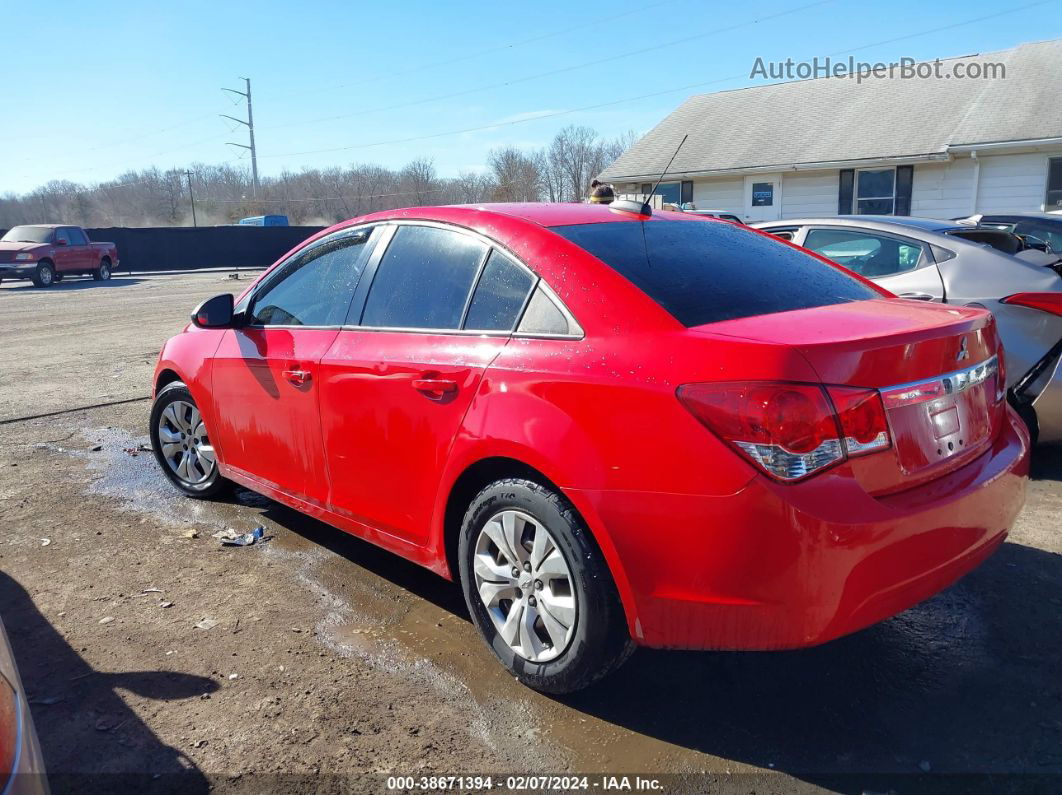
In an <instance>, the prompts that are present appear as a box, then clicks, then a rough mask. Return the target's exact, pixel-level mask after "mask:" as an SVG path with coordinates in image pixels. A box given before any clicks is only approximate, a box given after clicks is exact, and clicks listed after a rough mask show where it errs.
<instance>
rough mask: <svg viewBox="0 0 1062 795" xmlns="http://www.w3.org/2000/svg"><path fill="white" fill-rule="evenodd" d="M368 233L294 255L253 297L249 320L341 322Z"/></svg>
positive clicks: (265, 322) (258, 323)
mask: <svg viewBox="0 0 1062 795" xmlns="http://www.w3.org/2000/svg"><path fill="white" fill-rule="evenodd" d="M371 237H372V236H371V234H370V232H369V230H359V231H358V232H356V233H354V234H346V235H342V236H339V237H336V238H334V239H332V240H328V241H325V242H324V243H322V244H319V245H314V246H312V247H311V248H309V249H308V250H306V251H305V252H303V253H301V254H297V255H295V257H294V259H292V260H291V261H290V262H289V263H287V264H286V265H282V266H281V267H280V269H279V270H278V272H277V274H276V276H275V277H273V278H271V279H270V280H269V282H268V283H267V284H266V285H265V287H264V288H263V289H262V290H261V291H260V292H258V293H256V295H255V296H254V299H253V303H252V309H251V311H252V316H251V319H250V325H256V326H339V325H342V323H343V319H344V318H345V317H346V314H347V309H348V308H349V307H350V302H351V299H352V298H353V297H354V290H355V288H356V287H357V286H358V279H359V278H360V277H361V274H362V271H363V270H364V269H365V261H366V259H367V256H366V255H367V249H368V245H367V243H368V241H369V240H370V239H371Z"/></svg>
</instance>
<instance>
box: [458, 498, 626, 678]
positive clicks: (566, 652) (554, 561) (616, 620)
mask: <svg viewBox="0 0 1062 795" xmlns="http://www.w3.org/2000/svg"><path fill="white" fill-rule="evenodd" d="M458 555H459V566H460V576H461V585H462V589H463V591H464V594H465V602H466V604H467V605H468V611H469V613H471V615H472V620H473V622H474V623H475V625H476V628H477V629H478V630H479V632H480V634H481V635H482V636H483V639H484V640H485V641H486V642H487V645H488V646H490V648H491V650H492V651H493V652H494V654H495V656H496V657H497V658H498V659H499V660H500V661H501V663H502V665H504V666H505V667H506V668H508V669H509V671H510V672H511V673H512V674H513V675H514V676H515V677H516V678H517V679H519V680H520V681H521V682H522V683H524V684H525V685H527V686H528V687H532V688H534V689H535V690H541V691H543V692H546V693H570V692H573V691H575V690H580V689H582V688H584V687H587V686H589V685H591V684H593V683H594V682H596V681H597V680H598V679H600V678H602V677H603V676H605V675H606V674H608V673H610V672H611V671H613V670H615V669H616V668H618V667H619V666H620V664H622V663H623V661H624V660H625V659H626V658H627V657H628V656H629V655H630V653H631V651H633V648H634V646H633V644H632V643H631V640H630V636H629V634H628V632H627V624H626V619H625V617H624V614H623V608H622V605H621V604H620V601H619V595H618V594H617V593H616V586H615V584H614V583H613V581H612V577H611V574H610V572H609V570H608V566H607V564H606V563H605V560H604V558H603V556H602V554H601V551H600V550H599V549H598V548H597V545H596V544H595V543H594V541H593V539H592V538H591V537H590V533H589V531H588V530H587V529H586V527H585V525H584V524H583V522H582V520H581V519H580V518H579V516H578V514H577V513H576V512H575V509H574V508H573V507H572V506H571V504H570V503H569V502H568V501H567V500H566V499H565V498H564V497H563V496H562V495H560V494H558V493H557V492H555V491H553V490H552V489H549V488H546V487H545V486H542V485H541V484H539V483H535V482H534V481H530V480H525V479H522V478H512V479H507V480H499V481H495V482H494V483H492V484H490V485H489V486H487V488H485V489H483V491H481V492H480V493H479V494H478V495H476V497H475V499H473V500H472V504H471V505H470V506H469V508H468V511H467V512H466V513H465V517H464V522H463V524H462V528H461V537H460V542H459V549H458Z"/></svg>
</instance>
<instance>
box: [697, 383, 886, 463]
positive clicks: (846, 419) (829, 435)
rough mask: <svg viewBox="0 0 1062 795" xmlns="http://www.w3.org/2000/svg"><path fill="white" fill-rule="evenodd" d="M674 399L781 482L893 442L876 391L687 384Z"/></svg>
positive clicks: (882, 447)
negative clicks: (677, 399)
mask: <svg viewBox="0 0 1062 795" xmlns="http://www.w3.org/2000/svg"><path fill="white" fill-rule="evenodd" d="M678 397H679V400H680V401H682V403H683V405H685V406H686V408H687V409H689V411H690V412H691V413H692V414H693V416H694V417H696V418H697V419H698V420H699V421H700V422H701V424H703V425H704V426H705V427H706V428H708V429H709V430H710V431H712V432H713V433H715V434H716V435H717V436H719V437H721V438H722V439H723V440H724V441H726V442H727V443H728V444H730V445H732V446H733V447H735V448H736V449H737V450H738V451H739V452H740V453H742V454H743V455H744V456H745V457H746V458H748V459H749V460H751V461H752V462H753V463H754V464H756V465H757V466H758V467H759V468H760V469H762V470H763V471H764V472H766V473H767V474H768V475H771V476H772V477H775V478H777V479H779V480H785V481H792V480H799V479H801V478H804V477H807V476H808V475H811V474H814V473H815V472H819V471H821V470H823V469H825V468H827V467H829V466H832V465H834V464H837V463H839V462H841V461H843V460H845V458H848V457H851V456H856V455H865V454H867V453H871V452H876V451H878V450H883V449H885V448H887V447H888V446H889V444H890V442H889V429H888V423H887V422H886V419H885V408H884V406H883V405H882V402H881V397H880V396H879V395H878V393H877V392H876V391H875V390H873V389H852V388H848V387H830V388H829V391H827V390H826V389H825V388H823V387H821V386H819V385H817V384H792V383H775V382H754V383H723V384H686V385H685V386H681V387H679V389H678Z"/></svg>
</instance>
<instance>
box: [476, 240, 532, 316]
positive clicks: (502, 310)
mask: <svg viewBox="0 0 1062 795" xmlns="http://www.w3.org/2000/svg"><path fill="white" fill-rule="evenodd" d="M533 284H534V277H532V275H531V274H530V273H529V272H528V271H527V270H526V269H524V268H523V267H522V266H520V265H518V264H517V263H516V261H515V260H513V259H512V258H511V257H509V256H507V255H506V254H503V253H502V252H500V251H498V250H497V249H494V250H493V251H492V252H491V253H490V259H488V260H487V264H486V266H484V268H483V274H482V275H481V276H480V277H479V282H478V283H477V284H476V291H475V293H474V294H473V295H472V303H471V304H470V305H469V307H468V315H467V316H466V317H465V324H464V328H466V329H472V330H476V331H512V330H513V326H515V325H516V319H517V318H518V317H519V316H520V310H521V309H523V308H524V304H525V303H526V302H527V295H528V293H529V292H531V286H532V285H533Z"/></svg>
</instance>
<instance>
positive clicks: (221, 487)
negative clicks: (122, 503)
mask: <svg viewBox="0 0 1062 795" xmlns="http://www.w3.org/2000/svg"><path fill="white" fill-rule="evenodd" d="M149 432H150V434H151V449H152V451H153V452H154V453H155V459H156V460H157V461H158V463H159V466H160V467H162V471H163V473H164V474H165V475H166V477H167V478H169V479H170V482H171V483H172V484H173V485H174V486H176V487H177V488H178V489H180V490H181V491H183V492H184V493H185V494H187V495H188V496H189V497H196V498H199V499H205V498H208V497H214V496H216V495H217V494H220V493H221V492H222V491H225V490H226V489H228V488H229V487H230V486H231V485H232V484H231V483H230V481H228V480H226V479H225V478H223V477H222V476H221V473H220V471H219V470H218V464H217V455H216V453H215V452H214V446H213V444H211V442H210V437H209V435H208V433H207V429H206V424H205V423H204V422H203V418H202V416H201V415H200V414H199V409H198V407H197V406H196V403H195V398H193V397H192V393H191V392H189V391H188V387H187V386H186V385H185V384H183V383H181V382H180V381H174V382H173V383H170V384H167V385H166V386H164V387H163V388H162V389H160V390H159V392H158V394H157V395H156V396H155V402H154V404H153V405H152V406H151V425H150V427H149Z"/></svg>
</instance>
